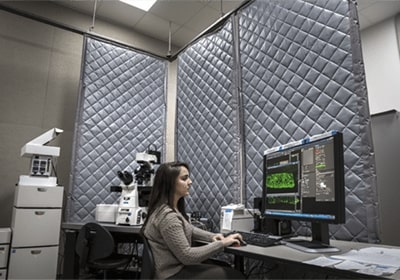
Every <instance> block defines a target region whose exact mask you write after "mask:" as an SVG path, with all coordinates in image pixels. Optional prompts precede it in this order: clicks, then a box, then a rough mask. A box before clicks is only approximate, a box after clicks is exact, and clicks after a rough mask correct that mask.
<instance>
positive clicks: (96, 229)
mask: <svg viewBox="0 0 400 280" xmlns="http://www.w3.org/2000/svg"><path fill="white" fill-rule="evenodd" d="M114 246H115V244H114V238H113V237H112V235H111V233H110V232H109V231H108V230H107V229H106V228H104V227H103V226H102V225H100V224H98V223H87V224H85V225H84V226H83V227H82V228H81V229H80V230H79V233H78V238H77V241H76V247H75V251H76V253H77V254H78V256H79V265H80V266H81V267H83V266H85V265H86V264H87V263H90V262H92V261H94V260H97V259H102V258H106V257H108V256H110V255H111V254H112V253H113V251H114Z"/></svg>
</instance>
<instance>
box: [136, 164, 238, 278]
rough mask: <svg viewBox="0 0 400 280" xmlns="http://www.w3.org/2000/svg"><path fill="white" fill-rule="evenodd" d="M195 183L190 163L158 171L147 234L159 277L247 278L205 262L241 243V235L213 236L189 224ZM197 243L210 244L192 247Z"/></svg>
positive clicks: (150, 202) (163, 165) (231, 270)
mask: <svg viewBox="0 0 400 280" xmlns="http://www.w3.org/2000/svg"><path fill="white" fill-rule="evenodd" d="M191 184H192V180H191V179H190V177H189V166H188V165H187V164H186V163H182V162H175V163H164V164H161V165H160V166H159V168H158V169H157V172H156V175H155V178H154V184H153V189H152V193H151V197H150V201H149V211H148V216H147V219H146V221H145V223H144V225H143V229H142V230H143V234H144V236H145V237H146V238H147V239H148V241H149V244H150V247H151V250H152V252H153V255H154V261H155V266H156V272H155V277H156V278H160V279H167V278H168V279H244V277H243V274H241V273H240V272H239V271H237V270H235V269H233V268H230V267H223V266H218V265H214V264H205V263H202V262H203V261H205V260H207V259H208V258H209V257H211V256H212V255H214V254H215V253H218V252H222V251H223V250H224V247H227V246H230V245H233V244H240V240H241V236H240V235H239V234H232V235H229V236H227V237H224V236H223V235H222V234H220V233H219V234H215V233H211V232H208V231H205V230H202V229H199V228H196V227H194V226H193V225H191V224H190V223H189V219H188V216H187V215H186V212H185V200H184V198H185V196H187V195H189V189H190V186H191ZM193 240H203V241H207V242H209V243H207V244H206V245H203V246H197V247H192V241H193Z"/></svg>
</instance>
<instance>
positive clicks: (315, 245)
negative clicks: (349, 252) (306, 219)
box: [282, 222, 340, 253]
mask: <svg viewBox="0 0 400 280" xmlns="http://www.w3.org/2000/svg"><path fill="white" fill-rule="evenodd" d="M311 233H312V240H304V239H293V240H285V241H284V242H282V243H284V244H285V245H286V246H288V247H290V248H294V249H297V250H300V251H303V252H306V253H333V252H339V251H340V250H339V249H338V248H336V247H332V246H330V245H329V226H328V224H327V223H316V222H312V223H311Z"/></svg>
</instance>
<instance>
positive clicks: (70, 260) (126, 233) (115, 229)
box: [61, 223, 142, 279]
mask: <svg viewBox="0 0 400 280" xmlns="http://www.w3.org/2000/svg"><path fill="white" fill-rule="evenodd" d="M84 224H85V223H63V224H62V225H61V229H62V230H63V231H64V234H65V243H64V265H63V277H62V278H63V279H74V278H78V273H79V264H78V259H77V257H76V253H75V245H76V238H77V236H78V232H79V230H80V229H81V227H82V226H83V225H84ZM100 224H101V225H102V226H104V227H105V228H107V229H108V230H109V231H110V232H111V234H112V235H113V236H114V238H115V240H116V242H133V241H136V240H140V229H141V227H142V226H121V225H115V224H111V223H100Z"/></svg>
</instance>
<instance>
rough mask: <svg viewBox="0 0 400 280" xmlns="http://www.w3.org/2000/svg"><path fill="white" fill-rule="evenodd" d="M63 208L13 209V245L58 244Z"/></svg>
mask: <svg viewBox="0 0 400 280" xmlns="http://www.w3.org/2000/svg"><path fill="white" fill-rule="evenodd" d="M60 224H61V209H20V208H15V207H14V209H13V216H12V221H11V228H12V232H13V237H12V242H11V244H12V245H11V247H29V246H46V245H58V243H59V237H60Z"/></svg>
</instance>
